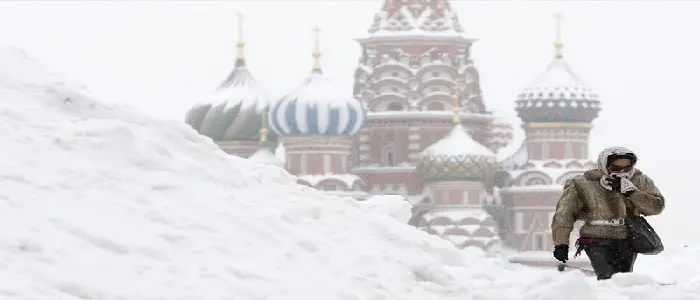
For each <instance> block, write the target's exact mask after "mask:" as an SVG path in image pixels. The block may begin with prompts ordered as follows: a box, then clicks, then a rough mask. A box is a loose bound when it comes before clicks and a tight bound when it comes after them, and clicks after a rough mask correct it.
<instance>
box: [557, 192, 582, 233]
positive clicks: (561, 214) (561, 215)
mask: <svg viewBox="0 0 700 300" xmlns="http://www.w3.org/2000/svg"><path fill="white" fill-rule="evenodd" d="M581 203H582V201H581V200H580V199H579V196H578V192H577V190H576V182H575V178H571V179H568V180H567V181H566V183H565V184H564V192H563V193H562V195H561V196H560V197H559V201H557V208H556V211H555V212H554V218H552V241H553V242H554V245H561V244H566V245H568V244H569V235H570V234H571V231H572V230H573V229H574V223H575V222H576V219H577V216H578V214H579V213H580V212H581V209H582V205H581Z"/></svg>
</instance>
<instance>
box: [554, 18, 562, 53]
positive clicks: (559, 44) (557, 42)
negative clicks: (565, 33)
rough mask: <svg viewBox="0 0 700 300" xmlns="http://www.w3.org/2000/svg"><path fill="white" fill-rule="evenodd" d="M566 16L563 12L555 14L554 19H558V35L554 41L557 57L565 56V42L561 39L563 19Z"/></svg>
mask: <svg viewBox="0 0 700 300" xmlns="http://www.w3.org/2000/svg"><path fill="white" fill-rule="evenodd" d="M563 17H564V15H562V14H561V13H559V12H558V13H556V14H554V19H555V20H556V21H557V37H556V40H555V41H554V49H555V51H556V54H555V55H556V58H562V57H564V53H563V51H562V49H563V48H564V42H562V41H561V19H562V18H563Z"/></svg>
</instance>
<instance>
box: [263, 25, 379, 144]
mask: <svg viewBox="0 0 700 300" xmlns="http://www.w3.org/2000/svg"><path fill="white" fill-rule="evenodd" d="M315 31H316V33H317V38H316V50H315V51H314V53H313V55H312V56H313V58H314V66H313V69H312V71H311V74H310V75H309V77H308V78H306V80H304V82H303V83H302V84H301V86H299V87H298V88H297V89H295V90H294V91H293V92H291V93H289V94H287V95H285V96H284V97H282V99H280V100H279V101H277V102H276V103H275V104H274V105H272V106H271V108H270V114H269V117H270V127H271V128H272V130H274V131H275V132H276V133H277V134H279V135H282V136H352V135H355V134H356V133H357V132H358V131H359V130H360V128H361V127H362V125H363V123H364V121H365V119H366V114H367V113H366V109H365V107H364V106H363V105H362V103H361V102H360V101H359V100H357V99H355V98H353V97H350V96H347V95H344V94H343V93H342V92H340V91H338V90H337V89H336V88H335V87H334V86H333V84H332V83H331V82H330V81H329V80H328V79H327V78H326V77H325V76H324V75H323V72H322V70H321V66H320V62H319V58H320V57H321V53H320V52H319V51H318V31H319V29H318V28H315Z"/></svg>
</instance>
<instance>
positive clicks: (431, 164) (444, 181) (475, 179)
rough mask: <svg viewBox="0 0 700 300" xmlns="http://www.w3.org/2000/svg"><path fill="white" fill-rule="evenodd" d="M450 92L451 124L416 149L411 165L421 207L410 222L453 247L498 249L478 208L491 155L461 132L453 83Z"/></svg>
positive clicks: (492, 164)
mask: <svg viewBox="0 0 700 300" xmlns="http://www.w3.org/2000/svg"><path fill="white" fill-rule="evenodd" d="M454 94H455V96H454V97H455V104H454V116H453V121H452V122H453V124H454V127H453V128H452V130H451V131H450V132H449V133H448V134H447V136H445V137H443V138H442V139H440V140H439V141H438V142H436V143H435V144H433V145H431V146H429V147H427V148H426V149H425V150H423V152H422V153H421V161H420V163H419V164H418V167H417V169H418V171H419V172H420V173H421V175H423V178H425V181H424V184H425V185H424V186H423V192H422V195H423V197H424V200H423V203H422V204H421V206H423V207H424V209H425V210H426V212H425V213H423V215H422V217H421V218H422V220H421V221H419V222H417V223H416V225H417V226H418V227H419V228H422V229H423V230H425V231H427V232H430V233H433V234H436V235H439V236H441V237H442V238H444V239H447V240H449V241H451V242H453V243H454V244H455V245H456V246H457V247H459V248H466V247H477V248H480V249H484V250H498V247H497V246H499V245H500V238H499V236H498V223H497V222H496V221H495V220H494V219H493V218H492V217H491V215H489V214H488V213H487V212H486V211H485V210H484V206H485V205H486V204H487V203H488V201H489V200H490V199H491V198H490V196H489V195H488V194H487V192H486V187H485V184H484V181H486V180H489V179H490V178H491V177H492V176H493V173H494V171H495V168H496V155H495V154H494V153H493V152H491V150H489V149H488V148H486V147H485V146H483V145H481V144H479V143H477V142H476V141H474V139H472V137H471V136H469V134H468V133H467V132H466V130H465V128H464V127H463V126H462V124H461V120H460V113H459V112H460V106H459V101H457V99H459V98H458V96H457V95H459V88H455V93H454Z"/></svg>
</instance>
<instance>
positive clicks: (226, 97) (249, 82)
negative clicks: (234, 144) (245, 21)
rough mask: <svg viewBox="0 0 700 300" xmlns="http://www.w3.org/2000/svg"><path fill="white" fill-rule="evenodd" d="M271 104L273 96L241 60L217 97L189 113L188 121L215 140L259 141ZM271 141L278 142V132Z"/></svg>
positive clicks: (200, 103) (206, 100)
mask: <svg viewBox="0 0 700 300" xmlns="http://www.w3.org/2000/svg"><path fill="white" fill-rule="evenodd" d="M271 102H273V98H272V96H271V95H270V94H269V93H268V92H267V91H266V90H265V89H264V88H263V87H262V85H261V84H260V83H259V82H258V81H257V80H256V79H255V77H253V75H252V74H251V72H250V70H248V67H247V66H246V63H245V59H243V58H242V57H239V58H237V59H236V62H235V66H234V68H233V70H231V73H230V74H229V75H228V77H227V78H226V79H225V80H224V81H223V82H222V83H221V84H220V85H219V87H218V88H217V89H216V90H215V91H214V92H213V94H211V95H209V96H208V97H205V99H204V100H203V101H200V102H199V103H197V104H195V105H194V106H193V107H192V108H190V109H189V110H188V111H187V113H186V114H185V122H186V123H187V124H189V125H190V126H192V127H193V128H195V129H196V130H197V131H198V132H200V133H201V134H204V135H206V136H209V137H211V138H212V139H214V140H256V139H257V137H258V136H257V134H258V131H259V129H260V128H261V127H262V122H263V118H262V114H263V113H266V110H267V109H268V107H269V106H270V103H271ZM270 138H272V139H276V136H275V133H274V132H271V133H270Z"/></svg>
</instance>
